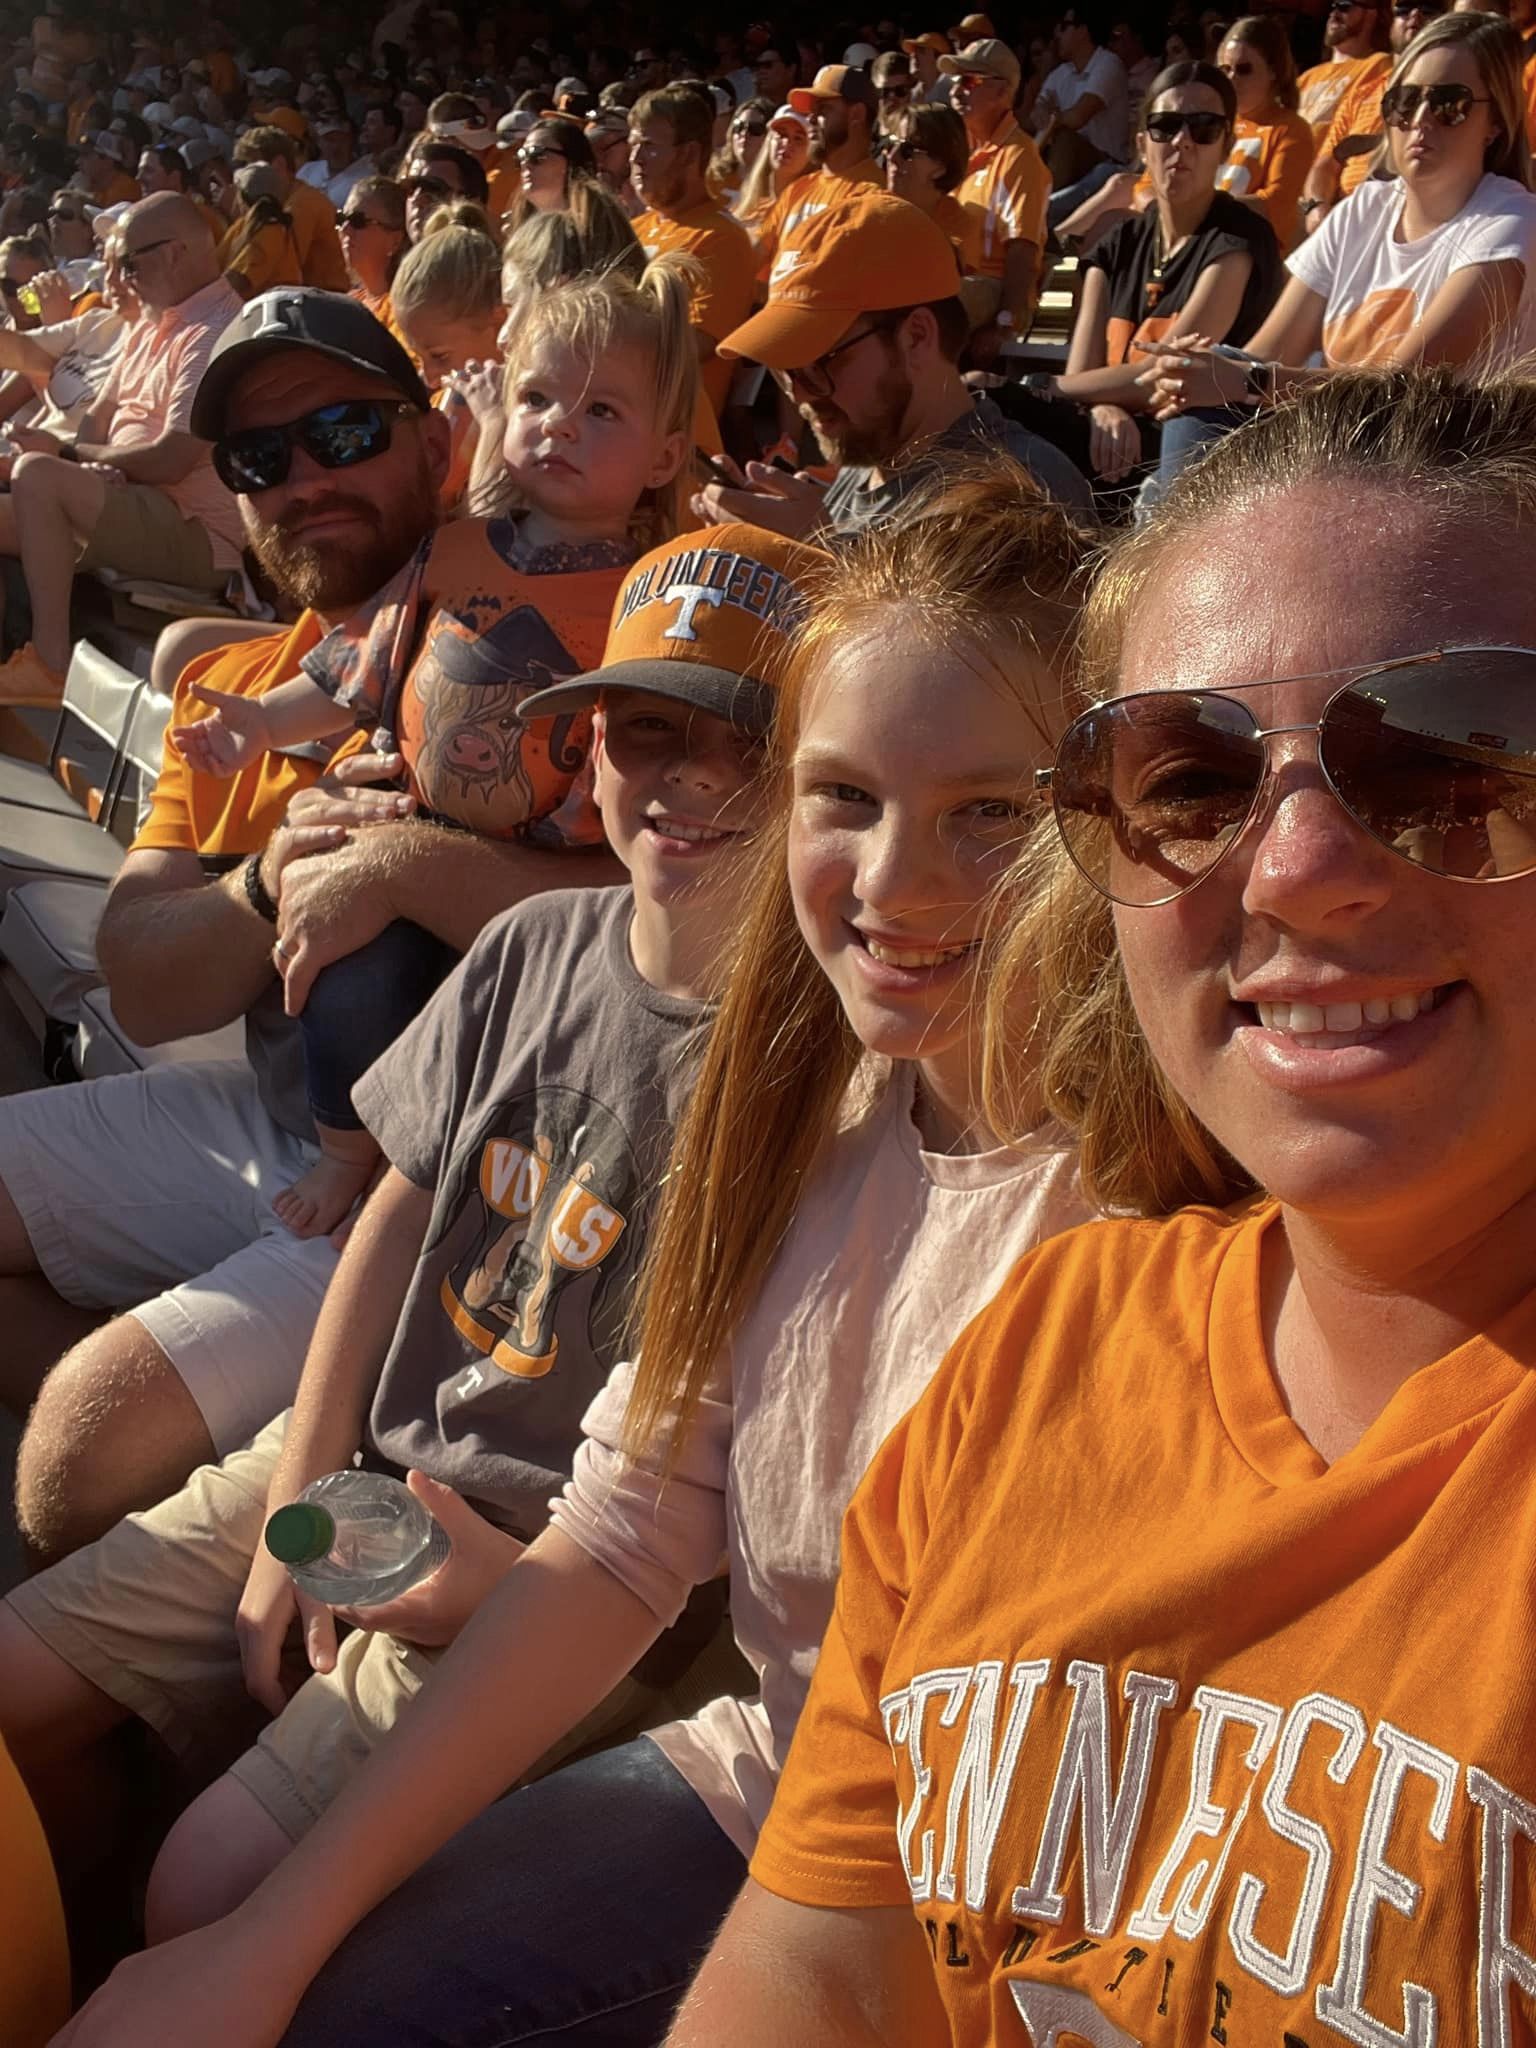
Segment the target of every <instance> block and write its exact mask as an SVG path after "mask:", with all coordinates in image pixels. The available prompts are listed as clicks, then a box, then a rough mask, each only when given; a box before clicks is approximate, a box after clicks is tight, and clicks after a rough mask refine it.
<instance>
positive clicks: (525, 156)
mask: <svg viewBox="0 0 1536 2048" xmlns="http://www.w3.org/2000/svg"><path fill="white" fill-rule="evenodd" d="M547 156H557V157H559V159H560V161H561V162H562V163H564V161H565V151H564V150H563V149H556V148H555V147H554V146H553V144H551V143H548V142H546V143H542V144H540V145H538V146H536V147H535V148H532V149H520V150H519V151H518V152H517V160H518V162H519V163H520V164H526V165H527V166H528V168H529V169H530V170H532V168H533V166H534V165H535V164H541V163H543V161H544V159H545V157H547Z"/></svg>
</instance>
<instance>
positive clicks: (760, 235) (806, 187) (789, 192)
mask: <svg viewBox="0 0 1536 2048" xmlns="http://www.w3.org/2000/svg"><path fill="white" fill-rule="evenodd" d="M868 186H876V187H879V188H880V189H881V190H883V189H884V186H885V180H884V178H883V177H881V175H880V167H879V165H878V164H877V163H876V162H875V160H874V158H873V157H864V158H863V159H862V160H861V161H860V162H859V163H856V164H850V166H849V167H848V169H847V170H846V171H831V170H828V169H827V168H826V167H825V165H823V167H822V168H821V169H820V170H819V171H806V172H804V173H802V175H801V176H800V177H798V178H795V179H792V180H791V181H790V183H789V184H787V185H786V186H785V187H784V190H783V191H782V192H781V193H780V194H779V196H778V198H777V199H775V200H774V202H773V204H772V205H771V206H770V207H769V209H768V211H767V212H766V213H765V214H764V215H763V218H762V220H761V221H760V222H759V223H757V224H756V225H755V226H754V227H753V230H752V247H753V250H754V251H755V253H756V256H757V275H758V276H759V278H766V277H767V275H768V273H769V271H770V270H771V269H772V268H773V259H774V256H775V254H776V253H777V251H778V247H779V244H780V242H782V241H783V240H784V239H785V238H786V236H788V235H791V234H793V233H794V231H795V229H796V228H797V227H798V226H799V225H800V223H801V222H802V221H803V220H809V219H810V217H811V216H812V214H817V213H825V212H826V210H827V208H828V207H829V206H837V205H840V204H841V202H842V201H843V200H845V199H846V198H847V197H848V196H849V194H850V193H851V192H857V191H860V190H862V189H864V188H865V187H868Z"/></svg>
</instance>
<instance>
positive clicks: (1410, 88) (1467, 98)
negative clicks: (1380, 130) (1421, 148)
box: [1381, 84, 1493, 128]
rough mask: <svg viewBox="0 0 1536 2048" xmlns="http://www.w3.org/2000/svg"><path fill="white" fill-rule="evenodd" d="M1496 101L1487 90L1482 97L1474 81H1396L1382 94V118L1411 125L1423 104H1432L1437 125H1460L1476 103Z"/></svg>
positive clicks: (1399, 125)
mask: <svg viewBox="0 0 1536 2048" xmlns="http://www.w3.org/2000/svg"><path fill="white" fill-rule="evenodd" d="M1492 104H1493V102H1492V101H1491V100H1490V99H1489V98H1488V97H1487V96H1486V94H1485V95H1484V96H1483V97H1482V98H1481V99H1479V97H1478V95H1477V94H1476V93H1475V92H1474V91H1473V90H1472V88H1471V86H1470V85H1456V84H1445V85H1393V86H1389V87H1388V88H1387V90H1386V91H1385V92H1384V93H1383V94H1382V96H1381V118H1382V119H1383V121H1385V122H1386V123H1387V125H1388V127H1389V128H1411V127H1412V126H1413V124H1414V122H1415V121H1416V120H1417V118H1418V113H1419V109H1420V107H1428V109H1429V115H1430V119H1431V120H1432V121H1434V122H1435V123H1436V125H1437V126H1439V127H1441V128H1459V127H1460V126H1461V124H1462V122H1463V121H1465V119H1466V118H1467V116H1468V114H1470V113H1471V111H1472V109H1473V108H1474V107H1487V106H1491V105H1492Z"/></svg>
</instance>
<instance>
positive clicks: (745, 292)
mask: <svg viewBox="0 0 1536 2048" xmlns="http://www.w3.org/2000/svg"><path fill="white" fill-rule="evenodd" d="M713 127H714V115H713V113H712V111H711V109H710V106H709V104H708V102H707V101H706V100H705V99H704V96H703V94H702V93H697V92H693V91H691V90H690V89H689V88H687V87H685V86H667V87H663V89H662V90H661V91H660V92H648V93H646V94H645V96H644V98H642V99H641V100H640V101H639V102H638V104H637V105H636V107H635V110H634V112H633V113H632V114H631V115H630V125H629V138H630V139H629V171H630V178H631V181H632V183H633V184H634V188H635V192H636V194H637V195H638V197H639V199H640V200H641V202H642V204H643V205H644V207H645V209H646V210H645V212H644V213H642V214H639V215H638V216H637V217H636V219H635V224H634V225H635V233H636V235H637V236H638V237H639V240H640V246H641V248H642V249H644V251H645V253H646V255H647V257H652V256H659V255H660V254H661V253H662V251H663V250H666V249H681V250H682V251H683V252H684V253H685V254H686V255H688V256H691V257H692V258H693V260H694V262H695V263H696V264H697V265H698V266H699V279H698V282H697V283H696V284H695V286H694V288H693V295H692V304H691V308H690V314H691V318H692V321H693V331H694V336H695V339H696V341H697V343H698V350H699V366H700V375H701V378H702V380H703V384H704V391H705V395H706V396H707V397H708V399H709V402H710V404H711V405H712V406H713V407H714V408H715V411H716V413H717V414H718V413H719V411H720V408H721V407H722V406H723V405H724V403H725V397H726V393H727V391H728V390H729V388H730V382H731V368H730V365H729V363H726V362H723V361H722V360H721V359H720V357H719V356H718V355H717V354H716V352H715V350H716V344H717V343H718V342H719V341H720V339H721V338H722V336H724V335H727V334H729V333H730V331H731V329H732V328H733V327H739V326H740V325H741V323H742V321H743V320H745V319H746V317H747V315H748V313H750V312H751V310H752V286H753V278H754V275H755V273H756V269H757V262H756V258H755V257H754V256H753V253H752V243H751V240H750V239H749V237H748V235H747V231H746V229H745V228H744V227H742V225H741V223H740V222H739V221H736V220H733V219H732V218H731V216H730V215H729V214H728V213H726V212H724V211H723V210H722V209H721V208H720V207H718V206H716V204H715V202H714V201H713V199H711V198H710V196H709V186H708V184H707V182H706V177H705V174H706V172H707V171H708V169H709V159H710V150H711V137H712V131H713Z"/></svg>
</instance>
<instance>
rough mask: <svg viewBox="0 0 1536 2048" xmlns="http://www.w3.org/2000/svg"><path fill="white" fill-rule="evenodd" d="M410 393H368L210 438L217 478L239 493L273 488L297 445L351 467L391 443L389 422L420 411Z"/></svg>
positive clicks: (335, 465)
mask: <svg viewBox="0 0 1536 2048" xmlns="http://www.w3.org/2000/svg"><path fill="white" fill-rule="evenodd" d="M420 411H421V407H420V406H419V405H413V404H412V403H411V402H410V400H409V399H396V400H395V401H394V402H393V403H385V404H382V405H381V404H378V403H376V402H375V401H374V400H373V399H371V398H365V399H349V400H347V401H345V402H344V403H342V404H340V405H322V406H320V407H318V408H317V410H316V411H314V412H307V413H305V415H304V417H303V418H302V419H298V420H290V421H289V422H288V424H287V425H286V426H282V427H247V428H245V429H244V430H243V431H242V432H240V433H237V434H226V435H225V436H224V437H223V439H222V440H220V441H218V442H216V443H215V444H214V450H213V466H214V468H215V470H216V471H217V472H218V475H219V481H220V482H221V483H222V484H224V485H225V486H226V488H227V489H229V490H231V491H234V492H235V493H236V494H237V495H239V496H241V497H249V496H250V495H251V494H252V493H253V492H255V491H270V490H274V489H275V488H276V487H277V485H278V484H280V483H285V482H286V481H287V477H288V472H289V470H290V469H291V468H292V467H293V451H294V448H295V447H300V448H302V449H303V450H304V453H305V454H306V455H307V456H308V457H309V459H310V460H311V462H317V463H318V464H319V465H320V467H321V468H322V469H351V468H353V467H354V466H355V465H356V464H357V463H359V462H372V461H373V459H374V457H375V456H376V455H382V454H383V453H384V452H385V450H386V449H387V448H388V447H389V442H390V432H391V422H392V421H394V420H400V419H405V418H407V417H408V416H409V415H410V414H412V413H420Z"/></svg>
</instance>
